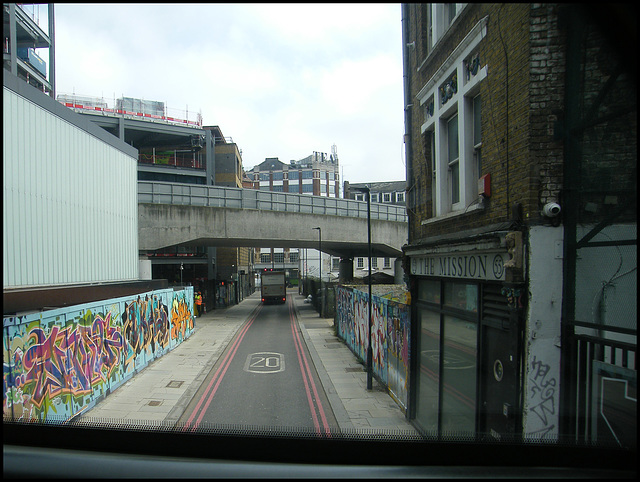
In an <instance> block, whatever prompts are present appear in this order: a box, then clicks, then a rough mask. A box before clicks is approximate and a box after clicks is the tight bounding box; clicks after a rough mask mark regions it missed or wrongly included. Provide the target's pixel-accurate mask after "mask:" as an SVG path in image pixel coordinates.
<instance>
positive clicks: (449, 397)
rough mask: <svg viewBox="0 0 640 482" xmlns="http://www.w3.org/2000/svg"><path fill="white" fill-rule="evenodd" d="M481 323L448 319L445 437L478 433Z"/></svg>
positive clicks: (444, 366)
mask: <svg viewBox="0 0 640 482" xmlns="http://www.w3.org/2000/svg"><path fill="white" fill-rule="evenodd" d="M477 328H478V325H477V322H471V321H469V320H462V319H460V318H456V317H454V316H446V315H445V316H444V327H443V331H444V344H443V351H442V359H443V369H442V385H443V391H442V427H441V431H442V434H443V435H456V436H466V435H473V434H474V433H475V413H476V355H477V339H478V330H477Z"/></svg>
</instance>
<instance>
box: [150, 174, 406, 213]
mask: <svg viewBox="0 0 640 482" xmlns="http://www.w3.org/2000/svg"><path fill="white" fill-rule="evenodd" d="M138 202H139V203H153V204H177V205H186V206H207V207H219V208H232V209H260V210H263V211H278V212H290V213H306V214H321V215H327V216H345V217H354V218H364V219H366V218H367V203H366V202H364V201H354V200H353V199H341V198H331V197H323V196H311V195H308V194H296V193H281V192H272V191H259V190H256V189H240V188H233V187H222V186H203V185H197V184H181V183H170V182H156V181H138ZM371 219H376V220H382V221H395V222H401V223H406V222H407V213H406V210H405V208H404V207H403V206H397V205H393V204H378V203H371Z"/></svg>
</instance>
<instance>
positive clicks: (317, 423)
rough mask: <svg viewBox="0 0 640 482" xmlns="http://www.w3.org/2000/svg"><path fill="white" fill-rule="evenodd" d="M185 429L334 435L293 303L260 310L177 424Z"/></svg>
mask: <svg viewBox="0 0 640 482" xmlns="http://www.w3.org/2000/svg"><path fill="white" fill-rule="evenodd" d="M179 423H181V424H184V425H185V426H186V427H212V426H224V427H229V426H234V427H238V428H244V429H246V428H254V429H260V430H263V429H266V430H269V429H274V430H282V429H287V428H289V429H298V430H300V429H301V430H306V431H312V432H315V433H317V434H318V435H326V434H330V433H331V432H332V431H333V432H337V430H338V428H337V427H338V423H337V421H336V419H335V417H334V415H333V412H332V410H331V406H330V405H329V402H328V399H327V397H326V394H325V393H324V389H323V387H322V384H321V383H320V380H319V378H318V374H317V372H316V369H315V366H314V365H313V362H312V361H311V357H310V355H309V352H308V351H307V347H306V344H305V342H304V340H303V338H302V334H301V333H300V329H299V327H298V322H297V320H296V317H295V311H294V309H293V305H292V300H291V299H290V298H288V299H287V302H286V304H283V305H259V307H258V308H257V310H256V311H255V312H254V313H253V314H252V315H251V316H250V317H249V318H248V319H247V321H246V322H245V324H244V325H243V326H242V327H241V328H240V330H238V333H237V334H236V336H235V337H234V338H233V340H231V342H230V343H229V345H228V346H227V348H226V349H225V352H224V353H223V354H222V356H221V357H220V359H219V360H218V362H217V363H216V365H215V366H214V367H213V368H212V369H211V371H210V372H209V374H208V376H207V378H206V379H205V380H204V382H203V384H202V385H201V386H200V388H199V389H198V391H197V393H196V395H195V396H194V398H193V400H192V401H191V403H190V404H189V406H188V407H187V409H186V411H185V413H184V414H183V416H182V418H181V419H180V422H179Z"/></svg>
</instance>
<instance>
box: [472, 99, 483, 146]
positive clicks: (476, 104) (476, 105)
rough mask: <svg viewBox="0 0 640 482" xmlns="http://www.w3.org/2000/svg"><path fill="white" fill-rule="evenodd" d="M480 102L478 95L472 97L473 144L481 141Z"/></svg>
mask: <svg viewBox="0 0 640 482" xmlns="http://www.w3.org/2000/svg"><path fill="white" fill-rule="evenodd" d="M480 106H481V102H480V96H479V95H476V96H475V97H474V98H473V145H474V146H477V145H478V144H480V143H481V142H482V122H481V119H482V118H481V117H480V115H481V107H480Z"/></svg>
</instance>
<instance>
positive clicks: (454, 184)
mask: <svg viewBox="0 0 640 482" xmlns="http://www.w3.org/2000/svg"><path fill="white" fill-rule="evenodd" d="M457 202H460V164H458V163H457V162H456V163H455V164H453V165H452V166H451V204H455V203H457Z"/></svg>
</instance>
